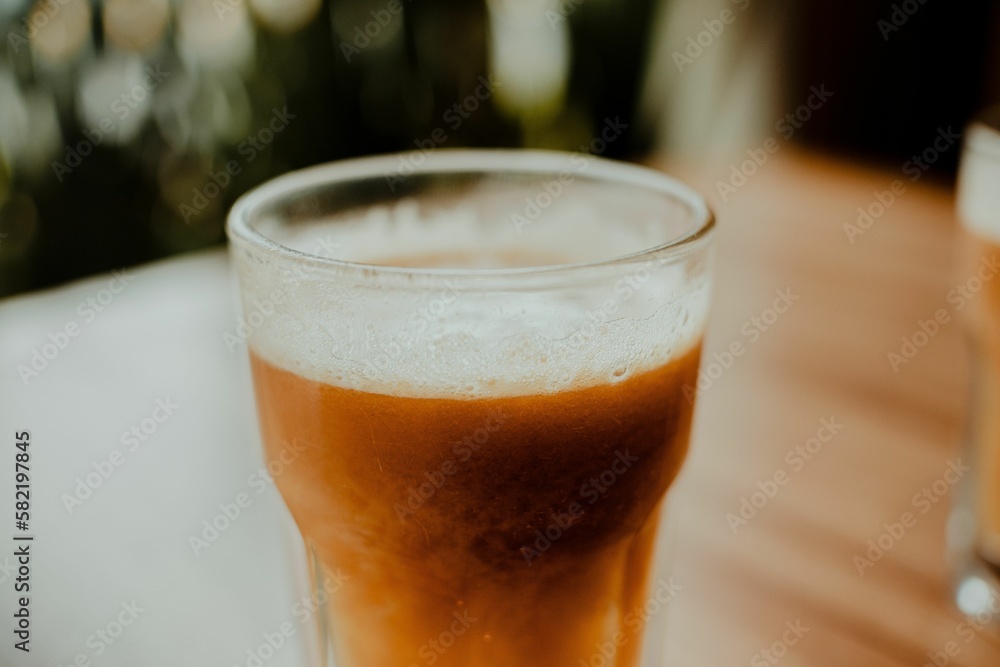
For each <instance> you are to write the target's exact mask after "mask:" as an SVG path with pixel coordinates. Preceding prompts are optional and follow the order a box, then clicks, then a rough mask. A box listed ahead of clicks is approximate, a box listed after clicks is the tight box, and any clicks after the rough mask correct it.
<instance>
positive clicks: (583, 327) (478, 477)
mask: <svg viewBox="0 0 1000 667" xmlns="http://www.w3.org/2000/svg"><path fill="white" fill-rule="evenodd" d="M711 227H712V216H711V213H710V212H709V210H708V208H707V206H706V204H705V202H704V201H703V199H702V198H701V197H699V196H698V195H697V194H695V193H694V192H693V191H692V190H690V189H689V188H687V187H686V186H684V185H682V184H680V183H678V182H677V181H675V180H673V179H670V178H669V177H667V176H665V175H663V174H661V173H659V172H655V171H652V170H648V169H643V168H640V167H635V166H630V165H625V164H619V163H614V162H609V161H605V160H600V159H596V158H593V157H589V156H584V155H579V154H576V155H570V154H561V153H545V152H529V151H440V152H436V153H432V154H411V155H398V156H386V157H378V158H368V159H360V160H352V161H346V162H342V163H336V164H331V165H325V166H321V167H316V168H313V169H308V170H304V171H301V172H296V173H293V174H289V175H287V176H284V177H281V178H278V179H276V180H274V181H272V182H270V183H268V184H265V185H263V186H261V187H260V188H258V189H256V190H254V191H253V192H251V193H249V194H248V195H246V196H244V197H243V198H242V199H241V200H240V201H239V202H238V203H237V204H236V206H235V207H234V208H233V211H232V213H231V214H230V219H229V235H230V239H231V241H232V256H233V259H234V263H235V265H236V268H237V273H238V276H239V279H240V285H241V293H242V301H243V312H244V322H245V327H244V331H245V333H246V340H247V343H248V345H249V348H250V357H251V366H252V369H253V377H254V385H255V393H256V398H257V406H258V412H259V418H260V424H261V430H262V433H263V439H264V445H265V454H266V457H267V459H268V461H269V462H270V463H271V464H273V467H274V468H275V469H278V470H280V471H281V472H280V474H278V475H276V480H275V481H276V484H277V486H278V488H279V490H280V491H281V494H282V496H283V498H284V500H285V503H286V504H287V506H288V508H289V510H290V512H291V514H292V516H293V517H294V519H295V522H296V524H297V525H298V528H299V530H300V532H301V534H302V536H303V538H304V540H305V543H306V545H307V547H308V550H309V553H310V556H311V559H312V575H313V583H314V585H315V586H316V587H317V588H320V589H322V588H323V586H324V582H328V581H330V580H332V579H336V580H337V581H339V582H342V585H339V584H338V587H337V590H336V592H332V593H330V594H328V595H326V594H324V595H321V596H320V597H321V599H322V598H326V599H327V600H328V601H327V602H326V604H325V606H324V608H323V610H322V621H321V622H322V627H323V630H324V632H325V639H324V647H323V651H324V657H323V658H322V659H321V662H320V664H323V665H326V664H336V665H338V666H339V667H407V666H414V665H432V664H433V665H437V666H438V667H511V666H512V665H546V666H549V667H571V666H572V667H576V666H577V665H581V664H583V665H594V666H595V667H598V666H604V667H612V666H614V667H637V666H638V665H644V666H647V667H652V666H656V665H661V664H662V627H663V622H664V620H665V618H666V611H665V607H666V605H667V603H668V602H669V600H670V598H671V597H672V595H673V594H674V592H675V590H676V587H675V586H674V585H673V584H672V582H670V580H669V567H668V558H667V556H668V555H669V552H670V550H671V548H672V544H671V541H670V540H669V539H667V534H666V532H665V531H663V530H661V525H662V524H663V523H664V519H665V516H666V512H665V509H666V507H665V505H666V498H667V495H668V494H667V492H668V489H669V488H670V487H671V484H672V482H673V480H674V478H675V477H676V475H677V473H678V472H679V470H680V467H681V464H682V462H683V461H684V458H685V455H686V452H687V448H688V437H689V431H690V426H691V415H692V410H693V404H694V399H695V396H696V394H697V392H698V390H697V386H698V363H699V355H700V348H701V338H702V334H703V330H704V325H705V320H706V315H707V308H708V299H709V250H710V240H711ZM279 464H280V465H279Z"/></svg>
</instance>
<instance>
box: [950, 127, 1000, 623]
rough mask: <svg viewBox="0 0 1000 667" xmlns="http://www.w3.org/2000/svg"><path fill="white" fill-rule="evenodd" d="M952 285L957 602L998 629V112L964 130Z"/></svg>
mask: <svg viewBox="0 0 1000 667" xmlns="http://www.w3.org/2000/svg"><path fill="white" fill-rule="evenodd" d="M958 216H959V219H960V221H961V223H962V227H963V235H962V245H961V253H960V254H961V261H960V262H959V267H960V275H959V282H960V283H961V284H962V285H963V288H964V289H963V291H962V292H961V296H962V305H963V308H962V314H963V320H964V323H965V326H966V330H967V332H968V335H969V340H970V343H971V345H970V349H971V361H972V365H971V373H972V390H971V393H970V402H969V416H968V426H967V432H966V440H967V441H966V449H965V459H966V461H965V463H966V464H967V465H970V466H971V468H972V472H971V473H970V474H967V475H965V476H964V477H962V479H961V485H960V487H959V489H958V493H957V495H956V503H955V507H954V509H953V511H952V515H951V517H950V519H949V526H948V529H949V542H950V546H951V551H952V558H953V561H954V565H955V574H956V579H957V581H956V600H957V602H958V605H959V607H960V608H961V609H962V611H964V612H965V613H967V614H979V615H980V616H982V615H988V616H989V617H990V618H992V620H993V622H994V624H997V625H998V626H1000V614H998V612H1000V275H998V272H1000V107H998V108H995V109H992V110H991V111H988V112H986V113H984V114H983V115H982V116H980V117H979V118H978V119H977V120H976V121H974V122H973V123H972V124H970V125H969V127H968V128H967V130H966V135H965V145H964V148H963V152H962V160H961V167H960V170H959V180H958Z"/></svg>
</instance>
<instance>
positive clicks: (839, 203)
mask: <svg viewBox="0 0 1000 667" xmlns="http://www.w3.org/2000/svg"><path fill="white" fill-rule="evenodd" d="M730 174H731V170H730V168H729V167H728V166H727V167H725V168H723V169H718V170H713V171H706V172H703V173H699V174H692V175H690V178H691V179H693V180H694V182H695V183H696V184H698V185H700V186H701V188H702V189H703V191H705V192H707V193H709V197H710V199H712V200H713V203H714V206H715V209H716V212H717V214H718V217H719V220H720V223H719V224H720V234H719V236H718V242H719V245H718V264H717V271H716V276H717V286H716V290H715V303H714V312H713V317H712V323H711V326H710V331H709V335H708V340H707V345H706V348H705V351H706V357H705V358H704V360H703V370H708V369H709V368H710V366H709V365H710V364H712V363H713V361H715V362H717V363H718V365H719V368H718V369H716V372H715V375H717V376H718V377H717V379H714V380H712V382H711V385H710V386H707V387H705V391H704V393H703V394H702V396H701V398H700V399H699V400H700V403H699V405H698V406H697V418H696V425H695V434H694V442H695V448H694V455H693V457H692V459H691V461H690V466H689V467H688V469H687V470H686V474H685V477H684V478H683V489H682V500H681V503H682V505H683V507H682V508H681V513H682V539H683V540H684V547H683V548H682V549H680V550H679V553H678V562H677V576H678V577H679V579H680V580H681V581H683V582H684V583H685V584H687V591H688V593H689V594H687V595H680V596H678V597H677V599H676V606H675V608H674V609H673V613H674V616H673V617H672V619H673V625H672V630H671V632H672V633H673V634H672V637H671V647H672V650H673V654H674V655H676V656H677V658H678V663H677V664H702V665H737V664H748V663H750V664H752V665H754V664H759V665H764V664H770V663H769V662H768V661H767V660H766V656H763V655H761V654H760V653H759V652H760V651H762V650H764V649H767V648H769V647H770V646H771V645H772V644H773V643H774V642H776V641H780V640H782V637H783V634H784V632H785V630H786V623H788V622H791V623H792V624H795V623H797V622H801V624H802V626H804V627H808V628H809V630H808V632H805V633H804V634H803V635H802V637H801V639H800V640H799V641H798V642H797V643H796V644H795V645H794V646H791V647H789V649H788V653H787V656H785V657H784V658H783V659H782V660H781V664H783V665H812V666H813V667H816V666H823V665H866V666H869V667H877V666H882V665H885V666H887V667H888V666H890V665H892V666H896V665H910V666H913V665H924V664H933V662H932V660H931V656H930V655H929V654H935V653H940V652H943V651H944V650H945V648H946V647H948V644H949V642H954V646H951V647H950V648H951V650H952V652H954V651H955V649H956V648H957V649H958V654H957V655H956V656H953V657H949V658H948V664H950V665H965V666H973V665H997V664H1000V636H998V635H993V634H990V632H989V631H985V632H975V633H974V634H973V633H969V632H968V631H967V630H966V629H965V628H966V626H963V627H961V628H959V624H961V623H962V622H963V621H964V620H965V619H964V616H963V615H962V614H961V613H960V612H959V611H958V610H957V609H956V608H955V607H954V605H953V604H952V601H951V600H952V598H951V580H950V574H949V570H948V565H947V562H946V558H945V549H944V539H945V524H946V520H947V516H948V511H949V509H950V507H949V505H950V500H951V498H950V496H949V497H946V498H943V499H942V500H941V501H939V502H936V503H933V504H931V503H930V502H929V500H918V501H917V503H916V504H915V502H914V496H915V495H917V494H919V493H921V492H922V490H923V489H924V488H925V487H929V486H932V485H933V483H934V482H935V481H936V480H939V479H942V478H944V476H945V473H946V472H947V471H948V470H949V463H950V462H956V461H957V459H958V458H959V457H960V455H961V452H960V443H961V440H962V436H963V430H962V429H963V422H964V411H965V406H966V390H967V387H966V384H967V378H968V368H967V365H968V354H967V350H966V349H965V339H964V337H963V333H962V328H961V325H960V322H959V321H958V319H957V318H956V317H955V314H956V313H955V308H954V307H953V306H952V305H951V304H950V303H949V302H948V300H947V293H948V291H949V290H950V289H951V288H952V287H953V286H954V285H955V284H956V283H958V282H959V280H960V279H963V278H968V277H969V276H967V275H966V276H962V275H961V273H960V271H958V269H957V267H956V265H955V258H956V257H957V246H956V239H957V235H958V231H959V229H958V227H957V221H956V219H955V214H954V194H953V191H952V190H951V189H949V188H946V187H943V186H940V185H935V184H930V183H928V182H926V181H925V180H918V181H916V182H911V181H910V179H909V177H908V176H905V175H904V174H903V173H902V172H901V171H898V170H897V171H893V170H892V169H862V168H859V167H858V166H857V165H851V164H846V163H840V162H835V161H831V160H829V159H820V158H817V157H815V156H810V155H803V154H798V153H791V152H787V153H786V154H780V155H779V157H778V158H777V159H775V160H773V161H771V162H769V163H767V164H766V165H764V167H762V168H761V169H760V170H759V172H758V173H757V174H755V175H753V176H752V177H750V178H749V179H747V182H746V183H745V185H743V186H742V187H740V188H739V189H738V190H737V191H736V192H726V201H723V200H722V196H721V195H720V194H719V189H718V186H717V181H718V180H725V179H727V178H728V177H729V176H730ZM897 179H898V180H899V181H900V184H902V186H903V187H904V188H905V189H903V188H900V187H899V185H900V184H897V188H896V189H897V191H899V192H900V194H898V195H897V196H895V201H893V202H892V203H891V204H889V205H888V206H887V207H886V208H885V210H884V213H883V214H882V215H881V216H879V217H875V218H873V222H872V223H870V224H869V223H867V222H866V223H865V224H868V227H867V229H861V228H860V227H857V220H858V217H859V215H860V214H859V211H858V207H863V208H864V209H869V208H871V210H872V212H874V213H876V214H877V213H878V212H879V208H878V206H875V207H873V208H872V207H871V205H872V203H873V202H876V201H877V195H876V192H878V193H884V192H885V191H889V192H892V184H893V182H894V181H896V180H897ZM882 196H883V199H885V200H886V201H888V198H887V197H886V196H885V195H884V194H883V195H882ZM845 224H846V225H853V226H855V227H857V228H856V229H850V227H848V228H845ZM858 230H860V231H861V232H862V233H861V234H860V235H858V234H857V233H856V232H857V231H858ZM848 232H850V233H848ZM776 290H788V291H791V293H792V294H793V295H794V297H795V300H794V302H793V304H792V305H791V306H789V307H788V308H787V310H786V312H785V313H781V314H774V313H767V312H766V311H767V310H768V309H769V308H771V307H772V306H773V302H774V300H775V298H776ZM939 309H945V310H946V311H947V313H948V315H949V318H948V323H946V324H944V325H942V326H941V328H940V331H939V332H938V333H937V334H936V335H934V336H933V337H931V338H930V340H929V342H928V343H927V344H926V345H925V346H924V347H922V348H920V350H919V352H918V353H917V354H916V355H915V356H913V358H912V359H908V360H906V361H905V363H899V362H898V361H896V360H894V361H896V363H895V368H894V367H893V366H894V365H893V363H890V360H889V353H890V352H896V353H899V352H900V350H901V348H902V345H903V341H902V339H903V337H907V338H909V337H911V336H912V335H913V333H914V332H915V331H917V330H918V326H919V322H920V321H921V320H928V319H932V318H933V317H934V314H935V313H936V312H937V311H938V310H939ZM754 318H758V319H757V320H755V319H754ZM758 323H759V324H758ZM736 341H739V342H742V343H743V344H744V347H745V352H744V353H743V354H742V355H741V356H739V357H736V358H734V359H733V360H732V363H731V364H729V366H730V367H729V368H728V369H726V370H724V372H721V374H720V371H721V370H722V366H723V365H726V364H727V362H728V361H729V360H728V359H726V358H725V357H724V355H723V356H722V358H721V359H718V360H716V359H713V353H719V354H720V355H721V354H722V352H724V351H725V350H726V349H727V348H729V347H730V345H731V344H732V343H733V342H736ZM709 379H711V378H709ZM706 383H707V381H706ZM824 420H828V422H827V424H829V423H830V422H835V424H836V425H837V426H835V427H834V428H833V429H826V430H823V431H822V432H821V428H822V427H823V425H824ZM831 430H835V431H836V433H835V434H832V433H831ZM818 436H822V437H824V438H825V439H826V440H827V442H825V443H824V442H822V440H820V441H819V442H816V441H815V440H814V441H813V442H812V443H811V445H812V450H813V451H815V453H811V451H810V450H809V449H807V450H806V453H807V455H808V456H809V457H811V458H808V460H807V459H806V457H804V456H801V455H800V454H799V453H795V452H796V447H799V448H801V447H806V448H808V447H809V445H810V443H809V440H810V439H811V438H817V437H818ZM789 452H793V453H792V454H791V455H789ZM789 457H791V458H789ZM776 474H778V475H779V476H778V480H779V481H782V482H784V483H783V484H780V485H778V486H777V493H775V494H774V496H773V498H768V499H767V502H766V504H764V503H763V500H764V498H763V497H762V496H760V495H758V497H757V498H756V499H755V500H756V501H757V503H758V504H761V505H763V507H761V508H760V509H758V510H757V512H756V515H754V516H752V518H751V519H750V520H749V521H746V523H745V524H744V523H743V522H741V521H736V520H734V519H733V517H732V516H729V515H733V516H736V517H739V516H740V509H741V504H742V501H743V499H744V498H746V499H748V500H750V499H751V496H752V495H753V494H754V493H755V492H758V491H760V490H761V487H760V486H759V485H763V486H765V487H768V486H769V485H768V483H767V482H768V480H771V481H772V482H773V481H774V479H775V475H776ZM938 488H939V489H940V488H941V487H940V485H939V487H938ZM769 490H771V491H774V490H775V486H773V485H771V486H770V487H769ZM932 496H933V497H937V496H936V495H933V494H932ZM904 512H910V513H911V514H912V515H914V518H915V521H916V523H915V525H912V526H911V527H908V528H907V529H906V530H905V531H904V532H903V534H902V536H901V537H899V538H898V539H895V538H894V543H893V544H892V546H891V547H890V548H889V550H888V551H887V552H885V554H884V555H883V556H882V557H881V558H880V559H879V560H877V561H874V560H872V562H871V566H870V567H869V566H868V565H867V564H865V563H863V562H861V561H859V560H856V559H855V557H859V558H867V557H868V556H867V551H868V549H869V545H868V541H869V540H878V538H879V536H880V535H882V534H883V532H884V531H885V530H886V528H885V527H884V525H885V524H890V525H891V524H893V523H896V522H899V521H900V518H901V516H902V515H903V513H904ZM750 514H751V512H750V510H749V509H747V510H746V515H750ZM727 516H729V518H728V519H727ZM896 532H897V534H898V533H899V531H898V530H897V531H896ZM887 541H888V538H886V539H884V540H883V544H885V543H887ZM873 555H874V556H877V552H873ZM859 570H860V571H859ZM672 604H673V603H672ZM789 638H791V635H789ZM778 650H779V652H780V650H781V648H780V647H779V649H778ZM758 655H759V656H760V657H759V658H758V659H757V662H754V659H755V656H758ZM937 657H938V658H939V660H940V659H941V656H940V655H938V656H937Z"/></svg>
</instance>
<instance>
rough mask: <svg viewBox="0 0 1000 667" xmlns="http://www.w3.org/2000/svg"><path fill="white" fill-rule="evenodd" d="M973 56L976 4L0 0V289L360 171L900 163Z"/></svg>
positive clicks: (195, 244) (993, 52)
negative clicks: (450, 161) (505, 157)
mask: <svg viewBox="0 0 1000 667" xmlns="http://www.w3.org/2000/svg"><path fill="white" fill-rule="evenodd" d="M998 36H1000V6H998V5H997V4H996V3H992V2H987V1H986V0H968V1H967V2H964V3H945V2H941V1H940V0H905V1H896V2H892V1H889V0H878V1H875V2H871V1H868V0H847V1H844V2H837V3H834V2H806V1H804V0H802V1H799V2H794V1H792V0H708V1H701V2H695V1H694V0H617V1H615V2H612V1H611V0H488V1H486V2H482V1H479V0H467V1H465V2H451V1H449V0H351V1H350V2H347V1H346V0H335V1H333V2H327V1H322V0H104V1H103V2H97V1H94V0H40V1H38V2H28V1H26V0H0V39H2V44H0V295H7V294H13V293H17V292H23V291H27V290H35V289H40V288H44V287H46V286H50V285H54V284H58V283H62V282H65V281H68V280H72V279H75V278H78V277H82V276H86V275H89V274H93V273H97V272H102V271H107V270H111V269H115V268H122V267H127V266H132V265H135V264H139V263H142V262H147V261H150V260H152V259H156V258H160V257H165V256H168V255H171V254H175V253H182V252H188V251H192V250H196V249H199V248H205V247H208V246H212V245H216V244H221V243H223V242H224V233H223V222H224V216H225V212H226V210H227V209H228V207H229V206H230V205H231V204H232V202H233V201H234V200H235V199H236V198H237V197H238V196H239V195H240V194H241V193H243V192H244V191H246V190H247V189H248V188H250V187H252V186H254V185H256V184H258V183H260V182H262V181H264V180H266V179H267V178H269V177H271V176H273V175H275V174H278V173H280V172H283V171H287V170H289V169H295V168H298V167H304V166H307V165H311V164H316V163H319V162H324V161H328V160H333V159H338V158H344V157H350V156H357V155H364V154H370V153H382V152H389V151H400V150H420V151H427V150H437V149H440V148H457V147H462V146H529V147H545V148H556V149H564V150H571V151H588V152H593V153H598V154H601V155H605V156H609V157H613V158H623V159H633V160H648V159H652V158H653V157H654V156H655V157H656V158H657V159H663V158H666V159H670V160H678V161H686V162H688V163H720V162H722V161H723V160H725V159H726V158H727V156H730V157H731V156H739V155H744V156H745V153H746V151H747V150H751V151H752V150H754V149H757V148H759V147H760V146H761V145H762V143H761V142H762V141H763V140H766V138H768V137H774V138H775V139H776V140H778V141H781V142H785V141H791V142H795V143H796V144H799V145H802V146H805V147H808V148H810V149H815V150H820V151H823V152H826V153H830V154H835V155H841V156H846V157H848V158H850V159H857V160H864V161H867V162H874V163H877V164H884V165H887V166H892V167H893V168H895V169H897V170H898V169H900V168H901V167H902V166H904V165H906V164H908V163H909V164H910V165H911V166H910V168H913V167H912V160H913V158H914V156H919V155H921V154H922V152H923V151H924V150H925V149H927V148H928V147H929V146H931V145H932V142H933V141H934V140H935V138H936V137H938V136H939V135H948V133H949V132H960V131H961V128H962V126H963V125H964V124H965V123H966V122H967V121H968V120H969V118H970V117H971V115H973V114H974V113H975V112H976V110H978V109H980V108H982V107H984V106H986V105H988V104H990V103H992V102H994V101H997V100H998V99H1000V52H998V49H1000V46H998V40H997V39H996V38H997V37H998ZM935 155H936V157H935V159H934V160H933V161H930V160H924V161H923V162H921V163H919V165H918V166H917V168H919V169H920V170H921V173H923V172H924V170H925V169H926V172H927V173H928V174H931V176H930V177H931V178H939V179H948V178H951V177H952V176H953V174H954V170H955V164H956V161H957V158H958V151H957V150H951V151H944V152H942V153H941V154H940V155H937V154H935ZM903 168H904V169H905V167H903Z"/></svg>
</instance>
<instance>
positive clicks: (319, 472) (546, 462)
mask: <svg viewBox="0 0 1000 667" xmlns="http://www.w3.org/2000/svg"><path fill="white" fill-rule="evenodd" d="M698 358H699V349H697V348H696V349H693V350H691V351H689V352H688V353H686V354H685V355H683V356H681V357H679V358H677V359H676V360H674V361H672V362H670V363H669V364H667V365H664V366H662V367H660V368H656V369H653V370H649V371H646V372H643V373H639V374H636V375H633V376H631V377H626V378H624V379H622V380H620V381H617V382H608V383H606V384H598V385H596V386H590V387H586V388H580V389H575V390H568V391H562V392H557V393H550V394H542V393H539V394H536V395H518V396H496V397H493V398H476V399H451V398H420V397H410V396H394V395H388V394H380V393H367V392H364V391H356V390H351V389H344V388H340V387H336V386H332V385H330V384H325V383H322V382H317V381H314V380H311V379H307V378H305V377H302V376H299V375H297V374H295V373H292V372H289V371H287V370H283V369H281V368H278V367H276V366H274V365H272V364H270V363H268V362H266V361H264V360H262V359H261V358H260V357H257V356H253V357H252V366H253V373H254V383H255V387H256V395H257V401H258V407H259V412H260V418H261V422H262V429H263V434H264V441H265V449H266V455H267V457H268V459H269V460H276V461H278V460H283V461H288V460H291V463H290V464H283V467H284V472H283V473H282V474H281V475H280V476H278V477H277V478H276V483H277V485H278V487H279V489H280V491H281V493H282V495H283V497H284V499H285V502H286V504H287V505H288V507H289V509H290V510H291V513H292V515H293V516H294V518H295V521H296V522H297V524H298V527H299V529H300V530H301V532H302V535H303V536H304V538H305V540H306V542H307V544H308V545H309V547H310V549H311V551H312V553H313V555H314V558H315V559H316V560H317V561H318V562H319V563H320V565H321V568H322V569H325V570H326V571H327V572H336V571H337V570H338V569H339V570H340V572H341V573H343V574H344V575H346V577H347V579H346V581H345V583H344V585H343V587H342V588H341V589H340V590H338V591H337V592H336V594H335V595H333V596H332V597H331V600H330V602H329V603H328V607H327V620H328V623H329V628H330V632H331V633H332V635H333V641H332V644H333V645H334V646H335V647H336V660H337V664H338V665H340V667H411V666H413V665H430V664H434V665H436V666H437V667H501V666H502V667H526V666H528V665H538V666H544V667H577V665H579V664H580V661H581V660H583V661H584V662H585V663H587V662H589V661H590V659H591V657H592V656H593V655H594V654H595V653H596V652H597V651H598V650H599V649H598V645H599V644H601V643H605V642H608V641H611V640H612V638H613V637H614V635H615V633H616V632H621V633H622V635H623V636H624V637H625V643H624V645H622V646H621V647H620V648H618V649H617V653H616V655H615V656H614V658H613V659H611V660H609V661H608V662H607V663H605V664H607V665H608V666H609V667H611V666H614V667H635V666H636V665H638V662H639V654H640V651H641V645H642V636H641V635H642V630H641V627H637V626H638V625H639V624H638V623H636V622H635V619H634V618H633V619H632V620H631V621H629V620H628V618H627V616H628V614H629V612H632V611H634V610H635V609H636V608H637V607H641V606H642V605H644V604H645V602H646V600H647V597H648V595H649V589H650V584H651V582H650V581H649V580H650V565H651V560H652V555H653V551H654V544H655V540H656V532H657V525H658V519H659V514H660V510H661V506H662V504H663V499H664V495H665V493H666V491H667V489H668V487H669V486H670V484H671V482H672V481H673V480H674V478H675V476H676V475H677V472H678V470H679V468H680V466H681V463H682V462H683V460H684V457H685V453H686V450H687V446H688V432H689V429H690V422H691V409H692V408H691V404H690V402H689V401H688V400H687V399H686V398H685V396H684V394H683V393H682V388H683V386H684V385H685V384H690V385H694V383H695V381H696V374H697V368H698ZM293 443H295V444H293ZM286 449H287V450H288V451H285V450H286ZM283 453H284V457H283V456H282V455H283ZM546 533H548V535H547V536H546ZM541 536H546V537H544V539H542V538H541ZM549 538H551V539H549ZM546 540H547V541H546Z"/></svg>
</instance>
